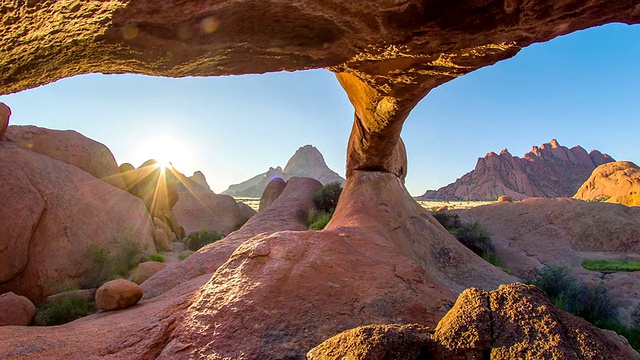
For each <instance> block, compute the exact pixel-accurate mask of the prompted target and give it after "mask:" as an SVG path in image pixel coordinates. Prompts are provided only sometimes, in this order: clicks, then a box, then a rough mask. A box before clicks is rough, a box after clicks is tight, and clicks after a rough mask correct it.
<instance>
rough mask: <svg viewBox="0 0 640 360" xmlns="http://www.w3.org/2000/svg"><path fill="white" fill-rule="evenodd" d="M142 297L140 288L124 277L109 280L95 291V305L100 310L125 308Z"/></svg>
mask: <svg viewBox="0 0 640 360" xmlns="http://www.w3.org/2000/svg"><path fill="white" fill-rule="evenodd" d="M140 299H142V288H140V286H138V284H136V283H133V282H131V281H128V280H125V279H116V280H111V281H108V282H106V283H104V285H102V286H100V287H99V288H98V290H97V291H96V306H97V307H98V309H100V310H118V309H126V308H128V307H131V306H133V305H135V304H137V303H138V301H140Z"/></svg>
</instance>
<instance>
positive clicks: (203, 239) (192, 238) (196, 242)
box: [185, 228, 222, 251]
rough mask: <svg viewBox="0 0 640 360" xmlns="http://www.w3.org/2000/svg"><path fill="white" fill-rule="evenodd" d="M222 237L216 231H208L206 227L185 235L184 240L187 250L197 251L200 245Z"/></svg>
mask: <svg viewBox="0 0 640 360" xmlns="http://www.w3.org/2000/svg"><path fill="white" fill-rule="evenodd" d="M220 239H222V235H220V234H219V233H218V232H216V231H210V230H208V229H207V228H203V229H202V230H200V231H199V232H198V234H197V235H196V234H195V233H192V234H190V235H189V236H187V238H186V241H185V247H186V248H187V250H191V251H198V250H199V249H200V248H201V247H203V246H205V245H207V244H211V243H214V242H216V241H218V240H220Z"/></svg>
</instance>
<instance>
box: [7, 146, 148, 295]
mask: <svg viewBox="0 0 640 360" xmlns="http://www.w3.org/2000/svg"><path fill="white" fill-rule="evenodd" d="M0 163H1V164H2V166H0V178H2V186H0V234H2V235H1V236H0V239H1V241H2V245H1V246H0V292H7V291H13V292H14V293H16V294H19V295H24V296H26V297H28V298H29V299H30V300H31V301H33V302H34V303H35V304H39V303H40V301H41V300H42V299H43V298H44V297H46V296H48V295H51V294H53V293H55V292H58V291H59V287H60V285H62V284H63V283H66V284H67V285H71V286H73V285H75V286H77V285H79V284H80V283H82V282H83V281H84V279H85V277H86V276H88V275H89V272H90V269H91V267H92V266H93V264H92V262H91V261H92V260H91V257H90V256H89V254H88V251H89V248H90V247H91V246H95V247H98V248H104V249H108V250H111V251H112V252H113V251H115V250H116V249H117V248H118V244H117V243H116V240H118V239H121V240H124V239H126V240H130V241H133V242H135V243H138V244H140V245H141V246H146V249H147V251H149V252H154V251H155V247H154V244H153V239H152V238H151V231H152V229H153V227H152V224H151V219H150V218H149V215H148V214H147V212H146V211H145V210H144V205H143V204H142V202H141V201H140V200H139V199H137V198H135V197H133V196H131V195H130V194H129V193H127V192H125V191H123V190H120V189H118V188H116V187H114V186H111V185H109V184H107V183H105V182H103V181H101V180H99V179H97V178H96V177H94V176H92V175H90V174H89V173H87V172H85V171H82V170H80V169H78V168H76V167H74V166H71V165H69V164H66V163H64V162H61V161H58V160H54V159H52V158H50V157H48V156H44V155H41V154H38V153H36V152H33V151H30V150H26V149H23V148H20V147H18V146H16V145H15V144H14V143H12V142H8V141H0Z"/></svg>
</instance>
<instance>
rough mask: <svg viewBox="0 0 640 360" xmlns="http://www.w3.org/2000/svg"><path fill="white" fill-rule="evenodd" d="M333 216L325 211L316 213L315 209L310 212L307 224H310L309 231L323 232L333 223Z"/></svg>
mask: <svg viewBox="0 0 640 360" xmlns="http://www.w3.org/2000/svg"><path fill="white" fill-rule="evenodd" d="M331 216H332V214H331V213H329V212H326V211H323V210H319V211H316V210H314V209H311V210H309V215H308V216H307V224H309V230H322V229H324V227H325V226H327V224H328V223H329V221H331Z"/></svg>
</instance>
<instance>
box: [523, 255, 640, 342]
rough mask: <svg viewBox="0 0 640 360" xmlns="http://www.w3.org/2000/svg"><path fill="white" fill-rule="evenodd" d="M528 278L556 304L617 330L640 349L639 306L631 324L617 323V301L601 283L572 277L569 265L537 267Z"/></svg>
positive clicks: (529, 281) (565, 309)
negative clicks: (592, 282) (589, 283)
mask: <svg viewBox="0 0 640 360" xmlns="http://www.w3.org/2000/svg"><path fill="white" fill-rule="evenodd" d="M527 282H528V283H529V284H532V285H535V286H537V287H539V288H540V289H541V290H542V291H544V292H545V293H546V294H547V296H548V297H549V300H551V302H552V303H553V305H555V306H556V307H558V308H560V309H562V310H564V311H566V312H569V313H571V314H574V315H577V316H580V317H582V318H583V319H585V320H587V321H589V322H590V323H592V324H593V325H595V326H597V327H600V328H603V329H608V330H613V331H615V332H617V333H618V334H620V335H622V336H624V337H626V338H627V339H628V340H629V343H630V344H631V346H632V347H633V348H634V349H636V350H640V309H637V310H636V311H635V320H634V324H633V325H632V326H631V327H626V326H624V325H622V324H620V322H619V320H618V304H617V303H616V302H615V301H614V300H613V299H612V298H611V297H610V296H609V294H608V293H607V288H606V287H605V286H604V285H603V284H602V283H595V284H591V285H588V284H585V283H583V282H581V281H579V280H577V279H576V278H574V277H573V275H572V273H571V269H570V268H567V267H556V266H549V267H546V268H544V269H542V270H540V271H539V272H538V273H536V274H535V275H534V276H532V277H531V278H530V279H529V280H528V281H527Z"/></svg>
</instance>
